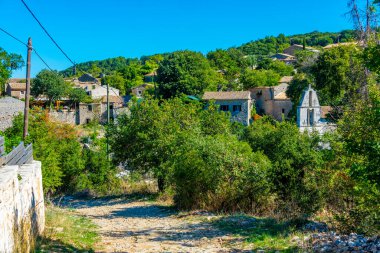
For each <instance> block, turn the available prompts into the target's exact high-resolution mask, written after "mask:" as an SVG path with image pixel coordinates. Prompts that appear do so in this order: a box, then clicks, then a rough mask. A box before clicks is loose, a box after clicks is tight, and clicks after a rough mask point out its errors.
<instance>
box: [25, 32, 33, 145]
mask: <svg viewBox="0 0 380 253" xmlns="http://www.w3.org/2000/svg"><path fill="white" fill-rule="evenodd" d="M32 50H33V48H32V38H29V40H28V56H27V64H26V92H25V109H24V134H23V139H24V141H25V139H26V136H27V135H28V123H29V98H30V68H31V58H32Z"/></svg>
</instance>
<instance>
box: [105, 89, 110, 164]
mask: <svg viewBox="0 0 380 253" xmlns="http://www.w3.org/2000/svg"><path fill="white" fill-rule="evenodd" d="M109 125H110V85H109V83H108V82H107V127H109ZM106 148H107V160H108V161H109V160H110V155H109V154H110V153H109V143H108V134H107V143H106Z"/></svg>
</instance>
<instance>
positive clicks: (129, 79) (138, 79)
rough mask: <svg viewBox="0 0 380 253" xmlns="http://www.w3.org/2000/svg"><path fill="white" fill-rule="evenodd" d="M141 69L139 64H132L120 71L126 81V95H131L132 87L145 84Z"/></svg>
mask: <svg viewBox="0 0 380 253" xmlns="http://www.w3.org/2000/svg"><path fill="white" fill-rule="evenodd" d="M141 67H142V66H141V64H140V63H139V62H132V63H130V64H129V65H128V66H126V67H125V68H123V69H122V70H121V71H120V72H121V74H122V75H123V77H124V79H125V84H124V90H125V94H128V93H130V92H131V89H132V87H134V86H137V85H140V84H142V83H144V78H143V77H144V76H143V74H142V70H141Z"/></svg>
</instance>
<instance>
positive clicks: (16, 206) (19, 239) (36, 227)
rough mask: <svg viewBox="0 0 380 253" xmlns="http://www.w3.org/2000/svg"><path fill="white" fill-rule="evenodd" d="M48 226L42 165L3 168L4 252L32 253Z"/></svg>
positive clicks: (0, 240) (0, 230) (0, 217)
mask: <svg viewBox="0 0 380 253" xmlns="http://www.w3.org/2000/svg"><path fill="white" fill-rule="evenodd" d="M44 224H45V209H44V197H43V189H42V173H41V162H37V161H33V162H32V163H30V164H25V165H22V166H17V165H15V166H4V167H1V168H0V252H4V253H8V252H30V251H32V249H33V246H34V242H35V238H36V237H37V236H38V235H40V234H42V232H43V230H44Z"/></svg>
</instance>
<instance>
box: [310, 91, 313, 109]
mask: <svg viewBox="0 0 380 253" xmlns="http://www.w3.org/2000/svg"><path fill="white" fill-rule="evenodd" d="M309 106H313V92H312V91H309Z"/></svg>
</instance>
